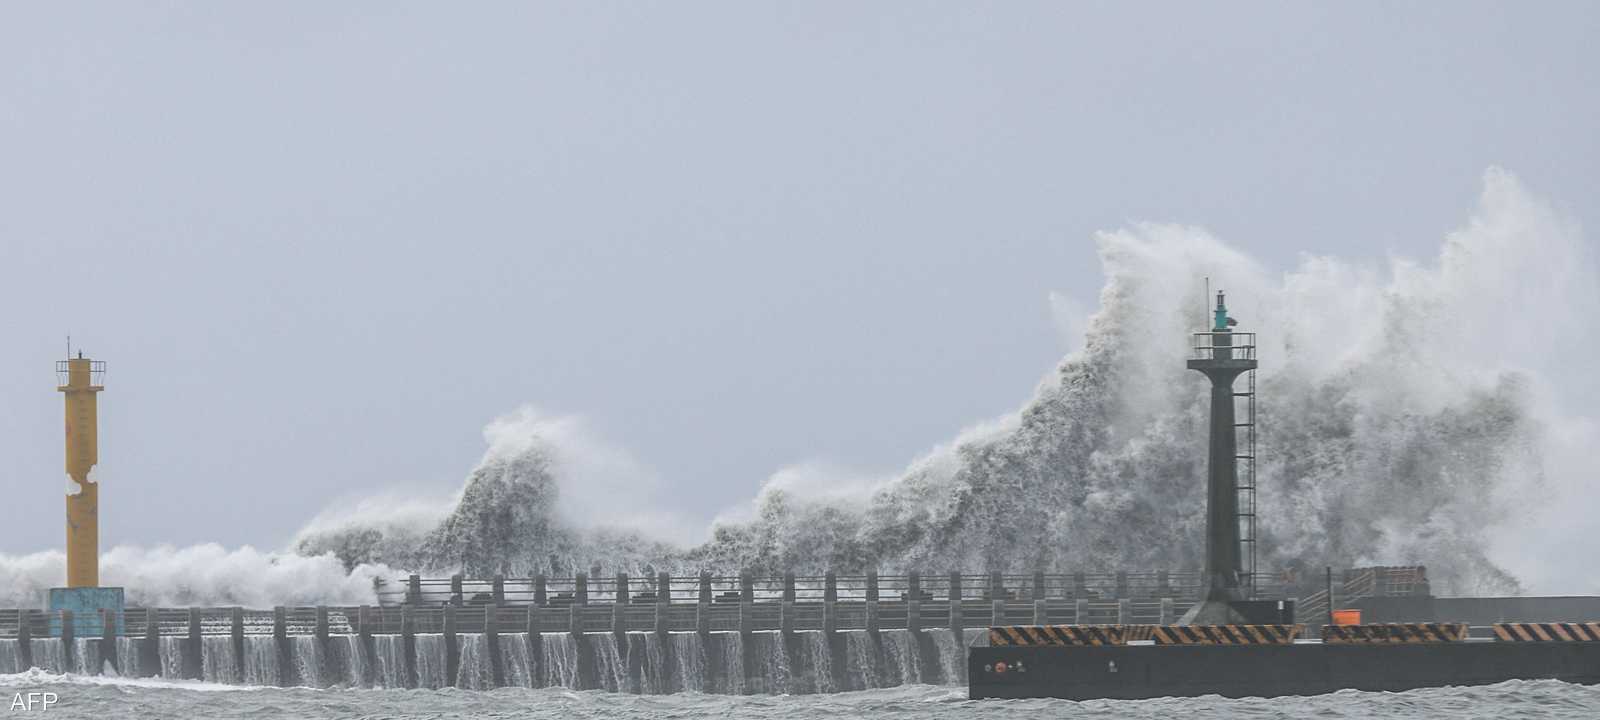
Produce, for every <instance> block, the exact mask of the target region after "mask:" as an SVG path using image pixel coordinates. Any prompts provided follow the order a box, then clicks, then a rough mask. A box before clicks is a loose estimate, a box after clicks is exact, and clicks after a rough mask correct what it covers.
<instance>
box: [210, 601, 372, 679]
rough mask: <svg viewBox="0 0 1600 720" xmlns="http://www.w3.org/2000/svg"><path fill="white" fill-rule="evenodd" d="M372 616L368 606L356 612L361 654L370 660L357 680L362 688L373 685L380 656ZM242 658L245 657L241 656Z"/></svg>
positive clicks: (357, 637) (241, 664)
mask: <svg viewBox="0 0 1600 720" xmlns="http://www.w3.org/2000/svg"><path fill="white" fill-rule="evenodd" d="M372 616H373V612H372V608H370V607H368V606H366V605H362V606H361V608H360V609H358V610H356V619H357V622H356V643H357V644H358V645H360V646H361V652H363V653H366V656H367V658H368V662H366V663H363V665H364V666H365V667H366V672H365V673H364V674H363V675H362V676H361V677H358V678H356V684H357V685H362V686H366V685H371V684H372V682H373V678H372V673H373V671H374V670H375V665H376V664H377V663H376V661H375V660H373V659H372V658H376V657H377V655H378V654H377V645H376V644H374V643H373V641H372V626H373V625H375V624H376V621H374V620H373V617H372ZM240 657H243V656H242V655H241V656H240ZM239 667H240V668H241V669H242V668H243V667H244V663H242V662H241V663H239Z"/></svg>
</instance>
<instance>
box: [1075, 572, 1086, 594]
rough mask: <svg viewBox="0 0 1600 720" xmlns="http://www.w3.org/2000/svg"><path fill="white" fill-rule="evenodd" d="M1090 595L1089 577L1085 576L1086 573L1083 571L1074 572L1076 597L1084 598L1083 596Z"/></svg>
mask: <svg viewBox="0 0 1600 720" xmlns="http://www.w3.org/2000/svg"><path fill="white" fill-rule="evenodd" d="M1088 595H1089V578H1087V577H1085V576H1084V574H1083V573H1081V572H1075V573H1073V574H1072V596H1073V597H1075V598H1083V597H1088Z"/></svg>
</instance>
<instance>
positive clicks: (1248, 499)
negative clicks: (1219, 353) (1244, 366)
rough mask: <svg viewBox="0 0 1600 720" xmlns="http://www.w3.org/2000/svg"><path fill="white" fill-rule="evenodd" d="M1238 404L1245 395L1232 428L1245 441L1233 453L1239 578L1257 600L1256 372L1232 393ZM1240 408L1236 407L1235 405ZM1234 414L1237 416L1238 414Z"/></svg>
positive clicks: (1252, 597) (1248, 592)
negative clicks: (1240, 561) (1241, 389)
mask: <svg viewBox="0 0 1600 720" xmlns="http://www.w3.org/2000/svg"><path fill="white" fill-rule="evenodd" d="M1233 397H1234V399H1235V403H1237V401H1238V398H1244V418H1243V422H1235V423H1234V424H1233V427H1234V429H1235V431H1236V433H1237V434H1238V435H1239V436H1240V437H1239V439H1240V440H1241V441H1242V442H1240V443H1239V450H1238V451H1237V452H1236V454H1235V455H1234V459H1235V460H1236V461H1237V463H1238V471H1237V475H1238V480H1237V483H1238V484H1237V485H1235V486H1234V487H1235V488H1236V489H1237V490H1238V493H1239V513H1238V522H1239V542H1240V543H1241V544H1242V545H1243V547H1242V548H1241V549H1242V550H1243V551H1244V558H1242V559H1243V560H1244V567H1245V570H1244V573H1243V575H1244V577H1243V578H1240V581H1241V582H1243V583H1244V584H1245V586H1246V590H1245V592H1246V593H1247V594H1246V597H1248V598H1249V599H1251V600H1254V599H1256V586H1257V584H1258V583H1257V582H1256V580H1257V578H1256V371H1254V370H1251V371H1250V372H1249V374H1248V378H1247V380H1246V384H1245V391H1244V392H1235V393H1234V394H1233ZM1236 407H1237V406H1236ZM1235 417H1238V415H1237V414H1236V415H1235Z"/></svg>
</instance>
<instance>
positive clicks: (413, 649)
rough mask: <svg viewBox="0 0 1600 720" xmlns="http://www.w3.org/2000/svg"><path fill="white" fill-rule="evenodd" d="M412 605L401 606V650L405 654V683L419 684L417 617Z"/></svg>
mask: <svg viewBox="0 0 1600 720" xmlns="http://www.w3.org/2000/svg"><path fill="white" fill-rule="evenodd" d="M415 613H416V611H415V610H413V609H412V608H410V607H402V608H400V652H401V654H403V655H405V660H404V666H405V667H404V672H405V684H406V687H408V688H414V687H416V686H417V618H416V615H415Z"/></svg>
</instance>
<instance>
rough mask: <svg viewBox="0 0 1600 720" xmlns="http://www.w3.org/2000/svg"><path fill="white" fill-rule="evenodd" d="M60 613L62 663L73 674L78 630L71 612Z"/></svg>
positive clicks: (66, 670) (75, 665)
mask: <svg viewBox="0 0 1600 720" xmlns="http://www.w3.org/2000/svg"><path fill="white" fill-rule="evenodd" d="M60 612H61V663H62V665H63V666H64V667H63V668H62V670H63V671H64V672H73V670H74V668H76V667H77V663H76V662H75V661H76V660H77V658H76V657H74V656H75V655H77V654H78V643H77V642H75V640H77V630H78V628H76V627H74V623H73V619H72V611H71V610H62V611H60ZM198 657H199V655H198V654H197V655H196V658H198Z"/></svg>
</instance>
